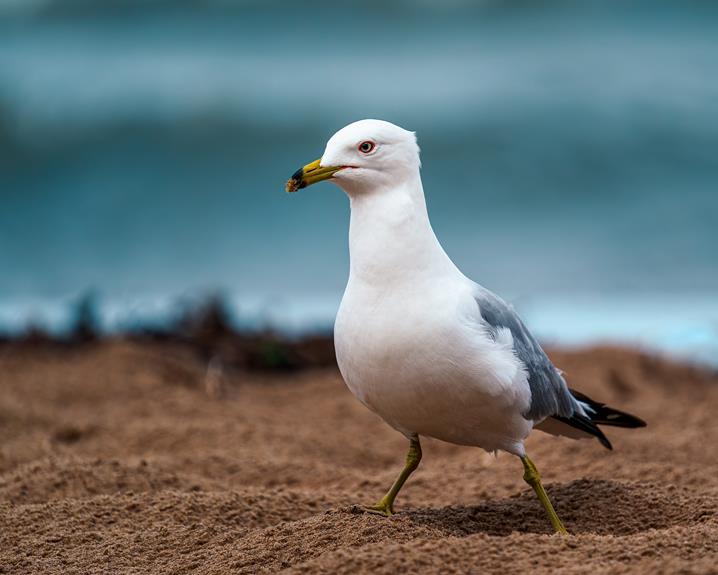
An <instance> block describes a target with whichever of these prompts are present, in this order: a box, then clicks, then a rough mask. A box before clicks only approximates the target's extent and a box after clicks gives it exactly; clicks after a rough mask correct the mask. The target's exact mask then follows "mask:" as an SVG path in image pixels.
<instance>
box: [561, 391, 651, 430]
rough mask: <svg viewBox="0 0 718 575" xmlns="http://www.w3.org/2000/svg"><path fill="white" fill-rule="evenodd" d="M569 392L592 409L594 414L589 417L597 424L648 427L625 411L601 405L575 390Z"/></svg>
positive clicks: (589, 414)
mask: <svg viewBox="0 0 718 575" xmlns="http://www.w3.org/2000/svg"><path fill="white" fill-rule="evenodd" d="M569 391H570V392H571V395H573V397H574V398H575V399H576V400H578V401H580V402H581V403H585V404H586V405H588V406H589V407H590V408H591V410H592V411H593V413H588V414H587V415H588V416H589V418H590V419H591V421H592V422H593V423H595V424H598V425H611V426H613V427H624V428H630V429H635V428H638V427H646V425H648V424H647V423H646V422H645V421H644V420H643V419H641V418H640V417H636V416H635V415H632V414H630V413H626V412H625V411H620V410H618V409H614V408H612V407H609V406H608V405H606V404H605V403H601V402H600V401H595V400H593V399H591V398H590V397H588V396H587V395H586V394H584V393H581V392H580V391H576V390H575V389H569Z"/></svg>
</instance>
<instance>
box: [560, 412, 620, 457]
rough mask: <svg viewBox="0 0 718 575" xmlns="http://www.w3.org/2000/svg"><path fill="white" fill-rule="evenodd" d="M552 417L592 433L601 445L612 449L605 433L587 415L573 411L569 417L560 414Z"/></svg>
mask: <svg viewBox="0 0 718 575" xmlns="http://www.w3.org/2000/svg"><path fill="white" fill-rule="evenodd" d="M553 418H554V419H557V420H558V421H560V422H562V423H565V424H566V425H570V426H571V427H575V428H576V429H580V430H581V431H583V432H584V433H588V434H589V435H593V436H594V437H595V438H596V439H598V441H599V442H600V443H601V445H603V446H604V447H605V448H606V449H608V450H609V451H613V445H611V442H610V441H609V440H608V437H606V435H605V434H604V433H603V431H601V429H600V428H599V427H598V426H597V425H596V423H595V422H594V421H591V420H590V419H589V418H588V417H586V416H584V415H578V414H577V413H574V414H573V415H572V416H571V417H561V416H560V415H554V416H553Z"/></svg>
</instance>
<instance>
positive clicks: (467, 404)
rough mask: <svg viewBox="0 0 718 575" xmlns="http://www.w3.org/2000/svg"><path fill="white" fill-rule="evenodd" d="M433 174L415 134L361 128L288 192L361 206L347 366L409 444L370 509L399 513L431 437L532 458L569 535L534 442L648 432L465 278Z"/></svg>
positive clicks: (346, 315) (362, 394) (341, 317)
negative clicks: (428, 183)
mask: <svg viewBox="0 0 718 575" xmlns="http://www.w3.org/2000/svg"><path fill="white" fill-rule="evenodd" d="M420 167H421V162H420V159H419V147H418V145H417V140H416V135H415V133H414V132H410V131H407V130H404V129H403V128H400V127H399V126H396V125H394V124H391V123H389V122H385V121H382V120H361V121H358V122H354V123H352V124H349V125H348V126H346V127H344V128H342V129H341V130H339V131H338V132H337V133H336V134H334V135H333V136H332V137H331V138H330V139H329V141H328V142H327V144H326V148H325V150H324V154H323V155H322V157H321V158H320V159H318V160H316V161H314V162H312V163H311V164H307V165H306V166H304V167H303V168H300V169H299V170H297V171H296V172H295V173H294V174H293V175H292V177H291V178H290V179H289V181H288V182H287V184H286V191H288V192H295V191H297V190H299V189H302V188H305V187H307V186H310V185H312V184H316V183H317V182H321V181H323V180H331V181H332V182H334V183H336V184H337V185H338V186H339V187H340V188H341V189H343V190H344V192H345V193H346V194H347V195H348V197H349V201H350V204H351V221H350V226H349V251H350V271H349V280H348V282H347V286H346V290H345V292H344V296H343V298H342V302H341V305H340V307H339V311H338V312H337V317H336V322H335V326H334V345H335V348H336V357H337V363H338V365H339V370H340V372H341V374H342V377H343V379H344V381H345V382H346V385H347V386H348V387H349V389H350V390H351V392H352V393H353V394H354V396H355V397H356V398H357V399H358V400H359V401H361V402H362V403H363V404H364V405H365V406H366V407H368V408H369V409H370V410H371V411H373V412H374V413H376V414H378V415H379V416H380V417H381V418H382V419H384V421H386V422H387V423H388V424H389V425H390V426H391V427H393V428H394V429H395V430H397V431H398V432H400V433H402V434H403V435H404V436H406V438H407V439H408V440H409V451H408V454H407V456H406V462H405V465H404V468H403V469H402V471H401V473H400V474H399V476H398V477H397V479H396V480H395V481H394V483H393V484H392V486H391V487H390V489H389V491H388V492H387V493H386V494H385V495H384V496H383V497H382V498H381V499H380V500H379V501H378V503H376V504H374V505H370V506H367V507H365V508H364V509H365V510H366V511H368V512H371V513H376V514H379V515H384V516H390V515H392V514H393V513H394V501H395V499H396V496H397V494H398V493H399V491H400V490H401V488H402V487H403V485H404V483H405V482H406V480H407V479H408V478H409V476H410V475H411V473H412V472H413V471H414V470H416V469H417V467H418V466H419V462H420V460H421V444H420V441H419V438H420V437H421V436H427V437H433V438H436V439H439V440H442V441H447V442H450V443H454V444H459V445H467V446H476V447H480V448H483V449H484V450H486V451H489V452H498V451H505V452H508V453H511V454H513V455H515V456H517V457H519V458H520V460H521V462H522V463H523V470H524V474H523V478H524V480H525V481H526V482H527V483H528V484H529V485H530V486H531V488H532V489H533V490H534V492H535V493H536V496H537V497H538V499H539V501H540V503H541V505H542V506H543V508H544V510H545V511H546V514H547V515H548V518H549V520H550V522H551V525H552V527H553V529H554V530H555V531H556V532H557V533H561V534H566V533H567V531H566V528H565V527H564V525H563V523H562V522H561V520H560V519H559V517H558V515H557V513H556V511H555V510H554V507H553V505H552V504H551V501H550V500H549V498H548V495H547V493H546V491H545V489H544V488H543V485H542V484H541V478H540V475H539V472H538V469H537V468H536V466H535V465H534V463H533V462H532V461H531V459H529V456H528V454H527V453H526V449H525V447H524V441H525V439H526V438H527V437H528V435H529V433H531V431H532V430H533V429H534V428H536V429H539V430H541V431H544V432H547V433H549V434H553V435H562V436H567V437H571V438H575V439H578V438H582V437H595V438H597V439H598V441H599V442H600V443H601V444H602V445H603V446H604V447H606V448H607V449H612V447H611V443H610V442H609V440H608V438H607V437H606V436H605V435H604V433H603V432H602V431H601V429H600V427H599V425H610V426H616V427H627V428H634V427H643V426H645V425H646V424H645V422H644V421H642V420H641V419H639V418H637V417H635V416H633V415H630V414H628V413H625V412H622V411H618V410H616V409H613V408H611V407H608V406H606V405H605V404H603V403H600V402H598V401H594V400H593V399H591V398H589V397H588V396H586V395H584V394H582V393H580V392H578V391H575V390H573V389H570V388H569V387H568V386H567V384H566V381H565V380H564V377H563V375H562V373H561V371H560V370H558V369H557V368H556V367H555V366H554V365H553V364H552V363H551V360H550V359H549V358H548V356H547V355H546V354H545V353H544V351H543V349H541V346H540V345H539V343H538V341H537V340H536V339H535V338H534V336H533V335H531V333H530V332H529V330H528V329H527V328H526V326H525V325H524V323H523V322H522V321H521V319H520V318H519V316H518V315H517V313H516V312H515V311H514V309H513V308H512V306H511V305H509V304H507V303H506V302H505V301H504V300H502V299H501V298H500V297H499V296H497V295H496V294H494V293H492V292H491V291H489V290H488V289H486V288H484V287H482V286H481V285H479V284H477V283H475V282H473V281H472V280H470V279H469V278H467V277H466V276H465V275H464V274H463V273H461V271H459V269H458V268H457V267H456V265H455V264H454V262H452V261H451V259H450V258H449V256H448V255H447V254H446V252H445V251H444V249H443V248H442V247H441V245H440V244H439V241H438V239H437V238H436V235H435V234H434V231H433V229H432V227H431V223H430V222H429V215H428V212H427V208H426V200H425V197H424V190H423V186H422V182H421V175H420Z"/></svg>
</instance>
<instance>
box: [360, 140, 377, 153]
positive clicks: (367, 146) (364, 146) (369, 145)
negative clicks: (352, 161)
mask: <svg viewBox="0 0 718 575" xmlns="http://www.w3.org/2000/svg"><path fill="white" fill-rule="evenodd" d="M375 148H376V144H375V143H374V142H372V141H371V140H366V141H364V142H362V143H361V144H359V145H358V146H357V150H359V151H360V152H361V153H362V154H371V153H372V152H373V151H374V150H375Z"/></svg>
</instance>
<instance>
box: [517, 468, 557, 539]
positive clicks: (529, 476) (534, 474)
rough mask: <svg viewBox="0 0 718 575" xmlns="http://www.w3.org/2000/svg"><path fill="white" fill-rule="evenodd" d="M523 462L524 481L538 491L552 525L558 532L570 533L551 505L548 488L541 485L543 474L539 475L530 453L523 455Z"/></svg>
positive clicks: (537, 493)
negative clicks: (529, 455)
mask: <svg viewBox="0 0 718 575" xmlns="http://www.w3.org/2000/svg"><path fill="white" fill-rule="evenodd" d="M521 463H523V464H524V481H525V482H526V483H528V484H529V485H530V486H531V487H532V488H533V490H534V491H535V492H536V495H537V497H538V498H539V501H540V502H541V505H543V508H544V509H545V510H546V514H547V515H548V518H549V521H551V525H552V526H553V528H554V529H555V530H556V533H560V534H561V535H568V531H566V528H565V527H564V526H563V523H561V520H560V519H559V518H558V515H557V514H556V511H554V508H553V505H551V500H550V499H549V498H548V494H547V493H546V490H545V489H544V488H543V485H541V476H540V475H539V472H538V469H536V466H535V465H534V462H533V461H531V460H530V459H529V457H528V455H522V456H521Z"/></svg>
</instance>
